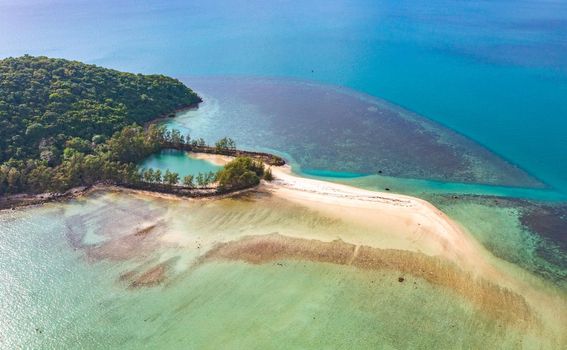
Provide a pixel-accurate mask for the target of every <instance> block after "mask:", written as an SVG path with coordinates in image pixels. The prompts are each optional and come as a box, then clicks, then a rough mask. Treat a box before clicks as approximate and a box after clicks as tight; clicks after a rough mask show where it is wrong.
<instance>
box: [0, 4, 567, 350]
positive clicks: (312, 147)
mask: <svg viewBox="0 0 567 350" xmlns="http://www.w3.org/2000/svg"><path fill="white" fill-rule="evenodd" d="M566 38H567V3H565V2H562V1H554V0H544V1H539V0H527V1H526V0H514V1H513V0H502V1H451V0H433V1H425V0H414V1H409V0H401V1H395V0H377V1H371V0H354V1H323V0H307V1H302V2H292V1H286V0H278V1H259V0H252V1H245V0H236V1H232V0H227V1H218V0H209V1H202V0H196V1H190V2H189V1H181V0H173V1H167V2H166V1H133V0H128V1H122V0H117V1H110V0H100V1H85V0H75V1H71V0H21V1H15V0H0V57H5V56H18V55H23V54H26V53H29V54H32V55H47V56H52V57H63V58H69V59H77V60H81V61H85V62H88V63H93V64H98V65H102V66H106V67H111V68H116V69H120V70H125V71H133V72H140V73H163V74H168V75H173V76H177V77H180V78H183V81H185V82H187V83H188V84H189V85H190V86H193V85H195V88H196V89H197V90H199V92H200V93H203V95H204V96H203V97H204V98H205V103H203V105H202V106H201V108H199V109H198V110H197V111H191V112H188V113H182V114H180V115H179V116H178V118H176V119H175V120H173V121H171V123H170V124H169V125H171V126H174V127H180V128H187V129H188V130H189V131H190V132H191V133H192V134H193V136H196V137H199V136H203V137H205V138H207V139H208V141H210V142H213V141H214V140H215V138H217V137H223V136H232V137H234V138H235V139H237V142H238V143H239V145H243V146H247V147H251V148H257V149H261V150H267V151H271V152H275V153H279V154H281V155H283V156H285V157H286V158H287V159H289V160H291V161H292V163H293V164H292V165H293V166H294V169H295V170H296V171H298V172H299V173H300V174H301V175H304V176H313V177H317V178H323V179H326V180H331V181H337V182H345V183H348V184H351V185H356V186H360V187H364V188H371V189H378V190H384V189H385V188H386V187H387V188H389V189H391V190H392V191H393V192H400V193H408V194H413V195H418V196H420V197H422V198H426V199H428V200H430V201H432V202H433V203H434V204H435V205H437V206H438V207H439V208H440V209H442V210H443V211H444V212H445V213H447V214H448V215H449V216H450V217H451V218H453V219H454V220H456V221H457V222H459V223H460V224H462V225H463V226H465V227H466V228H467V229H468V230H469V231H470V232H471V234H473V235H474V237H476V238H477V240H478V241H479V242H481V243H482V244H483V245H484V246H485V247H487V248H488V249H489V251H490V252H492V253H493V254H494V255H495V256H496V257H499V258H502V259H503V262H502V264H508V262H511V263H513V264H511V266H516V265H518V266H520V267H521V268H522V269H518V270H514V271H516V272H515V275H514V276H516V277H517V278H518V279H521V280H523V281H526V283H530V284H531V283H533V285H536V286H538V288H540V290H541V291H549V295H550V299H549V300H550V303H555V304H553V305H556V306H557V311H558V314H560V312H561V310H563V309H562V308H564V307H565V305H566V302H565V300H567V299H566V296H565V290H567V255H566V254H565V252H567V239H566V238H565V230H564V227H565V218H566V217H567V213H566V209H565V202H566V200H565V196H566V195H567V152H566V151H565V150H566V149H567V136H566V135H567V39H566ZM211 76H214V77H217V78H218V79H220V80H217V82H218V81H220V82H221V83H220V84H217V85H216V86H215V85H214V84H213V85H207V84H206V82H207V81H208V79H209V78H208V77H211ZM226 77H233V78H234V77H236V80H237V81H240V80H242V81H245V80H246V81H252V82H254V81H261V82H262V81H265V80H264V79H265V78H266V77H268V78H269V79H268V81H270V82H275V83H274V84H272V85H270V86H272V87H273V86H276V85H278V84H279V85H278V86H285V87H290V89H291V90H285V91H287V92H286V93H287V95H285V94H283V93H282V95H280V96H270V94H269V91H273V90H269V89H264V87H265V85H261V84H260V85H254V84H252V85H251V86H248V87H246V88H245V89H244V88H241V87H239V86H236V87H235V89H238V90H237V91H234V93H231V91H227V90H226V87H227V86H229V85H227V84H222V79H226ZM242 78H245V79H242ZM306 82H308V83H306ZM305 84H307V85H310V84H312V85H313V86H315V87H314V89H313V90H309V91H308V92H305V90H301V89H299V90H297V89H296V88H297V86H300V87H301V86H305ZM219 87H224V89H225V90H222V89H219ZM296 91H304V92H305V96H302V97H303V98H302V99H297V101H303V102H302V103H297V104H293V102H294V101H296V99H295V98H296V97H298V95H297V94H296V93H295V92H296ZM262 93H264V95H265V97H263V98H262V99H261V100H254V96H256V95H255V94H257V95H261V94H262ZM325 96H328V98H329V99H330V100H332V101H333V102H332V103H328V101H329V100H326V99H325ZM329 96H330V97H329ZM336 96H338V98H333V97H336ZM341 96H342V97H341ZM231 98H233V99H231ZM343 98H344V100H342V99H343ZM374 99H376V101H375V100H374ZM384 101H388V102H390V103H392V104H394V105H397V106H401V107H403V108H404V110H405V111H411V112H413V113H412V114H411V117H409V119H404V118H401V119H399V118H393V119H384V120H386V121H388V124H385V125H387V126H388V127H384V125H382V124H380V121H381V120H382V119H379V118H373V117H372V115H373V113H376V112H378V113H380V111H381V109H380V108H379V107H380V106H381V103H382V102H384ZM317 102H319V103H317ZM341 102H343V106H341ZM289 105H293V106H294V108H295V109H289V108H287V107H288V106H289ZM345 105H346V106H345ZM376 106H378V107H376ZM375 107H376V108H375ZM291 113H293V115H291ZM402 114H404V115H405V112H404V113H402ZM341 115H348V118H349V119H348V120H346V121H345V120H341ZM288 116H289V117H288ZM314 116H317V118H312V119H310V117H314ZM286 117H288V118H286ZM423 118H428V119H423ZM404 120H405V121H407V120H410V121H411V122H409V123H406V122H403V123H401V122H400V121H404ZM420 120H421V121H424V120H425V121H426V120H430V121H433V122H434V123H430V122H421V121H420ZM248 126H250V127H248ZM390 127H394V128H395V130H397V132H398V131H399V132H400V133H399V134H398V133H393V134H389V133H388V130H391V129H390ZM294 128H295V129H294ZM317 130H319V131H320V132H319V133H314V131H317ZM355 131H356V132H360V133H356V132H355ZM375 132H376V134H377V135H381V137H380V138H374V137H373V135H374V133H375ZM293 135H295V136H296V137H295V138H294V139H293V141H294V142H293V143H292V142H288V143H286V142H285V141H286V140H287V138H286V137H289V136H293ZM358 135H363V136H360V137H357V136H358ZM398 135H406V136H407V135H409V136H410V137H411V142H406V143H404V142H401V143H399V144H398V143H396V138H397V136H398ZM424 135H425V136H424ZM310 140H311V141H314V140H316V142H310ZM384 140H387V141H388V142H386V141H384ZM408 140H409V139H408ZM471 140H472V141H474V142H471ZM382 141H384V142H382ZM322 144H324V145H325V148H323V147H321V145H322ZM392 145H394V146H392ZM365 149H368V150H371V152H366V153H365V152H363V151H362V150H365ZM432 150H437V151H439V152H438V153H437V151H435V152H434V151H432ZM487 150H488V151H487ZM436 155H441V156H436ZM495 155H496V156H495ZM371 156H373V157H374V158H372V157H371ZM369 160H370V161H373V162H374V161H375V162H376V163H375V164H370V165H369ZM147 162H148V163H147V164H151V165H152V166H153V167H159V168H162V169H164V168H172V170H176V171H180V172H182V171H184V169H185V170H187V169H188V168H189V167H190V168H191V171H193V170H195V169H197V168H198V169H201V168H202V169H208V170H212V169H209V167H212V165H210V164H208V163H204V162H200V161H195V160H191V159H190V158H187V157H185V155H180V154H162V155H156V156H154V157H152V158H151V159H149V160H148V161H147ZM410 165H411V166H410ZM441 166H449V167H451V169H453V170H454V171H452V172H451V173H446V174H443V172H442V171H440V169H444V168H443V167H441ZM187 171H189V170H187ZM378 171H382V173H378ZM368 174H371V175H369V176H359V175H368ZM542 184H543V185H544V186H542ZM235 227H239V229H238V230H235V229H234V228H235ZM351 231H352V232H351ZM358 231H359V228H358V227H356V225H353V226H349V225H345V224H344V223H340V222H339V223H337V222H336V221H334V220H333V218H329V217H325V216H321V215H320V214H319V213H316V212H311V211H308V212H306V211H305V208H303V207H296V206H292V205H291V204H290V203H286V202H283V201H276V200H274V199H273V198H272V199H270V198H268V197H263V196H262V195H259V196H258V197H255V196H251V197H250V198H247V197H244V198H230V199H223V200H219V201H202V202H198V201H170V200H166V199H156V198H149V197H144V196H142V195H130V194H124V193H95V194H92V195H90V196H88V197H86V198H80V199H76V200H72V201H69V202H65V203H53V204H48V205H46V206H42V207H35V208H28V209H18V210H15V211H6V212H2V213H1V214H0V253H1V254H0V348H9V349H13V348H101V349H106V348H110V347H120V348H124V349H128V348H136V349H139V348H144V347H148V348H164V349H169V348H171V349H177V348H180V347H186V348H211V349H218V348H221V347H225V348H251V347H253V346H259V347H262V348H285V349H288V348H317V347H324V348H331V347H339V348H340V347H342V348H350V347H353V346H354V347H356V348H379V347H383V348H463V347H466V346H469V347H474V348H483V347H484V348H490V347H492V348H510V349H515V348H518V347H519V346H520V344H522V345H523V347H524V348H551V349H555V348H557V349H562V348H565V347H564V342H563V343H562V342H561V339H560V340H557V339H555V338H554V337H553V336H549V337H548V336H547V334H546V333H545V332H544V333H541V337H542V338H541V339H539V338H538V337H535V338H531V336H530V335H529V334H531V333H530V332H526V330H525V329H522V330H519V329H517V328H514V327H513V326H512V327H504V328H501V325H500V324H498V322H494V320H493V319H491V318H490V317H488V316H486V315H485V311H487V310H480V311H479V309H478V308H475V307H474V306H473V305H471V304H470V303H469V302H468V301H467V300H464V299H463V298H460V297H459V296H457V295H455V294H454V293H453V292H452V291H451V290H447V289H443V288H439V287H438V286H435V285H432V284H429V283H427V282H426V281H424V280H422V279H419V278H413V277H412V276H411V275H408V276H405V277H406V282H407V283H405V284H401V283H400V282H398V277H399V275H398V273H397V272H396V271H386V272H382V271H378V272H376V273H374V272H369V273H366V272H360V271H356V270H354V269H352V268H350V267H344V268H343V267H340V266H332V265H328V264H317V263H308V262H305V263H304V262H302V261H299V262H289V261H282V262H281V265H278V264H275V263H274V264H271V265H270V264H265V265H258V266H256V265H250V264H244V263H233V262H230V263H211V264H205V265H203V266H200V267H197V268H195V267H194V266H193V263H194V261H195V259H196V257H198V256H200V255H201V254H203V251H204V250H206V249H208V248H210V247H212V246H213V245H214V244H216V243H217V242H221V241H224V240H230V239H234V238H235V237H238V236H239V235H255V234H267V233H274V232H281V233H283V234H285V233H286V232H304V233H314V232H315V233H320V234H321V235H326V237H331V239H336V238H337V237H339V238H341V237H347V238H348V237H349V234H352V233H353V232H358ZM368 234H369V235H373V234H380V232H374V231H369V233H368ZM156 267H157V268H161V267H163V269H164V271H165V272H164V275H165V276H164V279H165V281H164V282H163V283H161V284H160V285H159V286H157V287H156V286H153V287H152V286H150V287H141V288H138V287H135V286H136V283H137V281H140V280H141V281H144V278H146V277H147V275H146V273H147V272H151V271H154V272H155V271H158V272H159V271H160V270H159V269H158V270H154V268H156ZM512 270H513V269H512ZM526 271H527V272H526ZM150 275H151V274H150ZM158 275H159V274H158ZM534 276H535V277H534ZM158 277H159V276H158ZM378 286H379V287H378ZM423 305H425V306H423ZM358 335H359V336H358ZM544 340H547V341H548V342H547V343H544V342H543V341H544ZM563 340H564V339H563Z"/></svg>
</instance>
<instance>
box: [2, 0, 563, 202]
mask: <svg viewBox="0 0 567 350" xmlns="http://www.w3.org/2000/svg"><path fill="white" fill-rule="evenodd" d="M0 33H2V35H0V56H14V55H21V54H25V53H29V54H34V55H49V56H56V57H65V58H73V59H79V60H83V61H86V62H90V63H96V64H100V65H104V66H109V67H114V68H117V69H122V70H129V71H135V72H144V73H165V74H170V75H176V76H187V75H246V76H275V77H294V78H300V79H308V80H315V81H319V82H324V83H330V84H334V85H342V86H347V87H350V88H353V89H355V90H358V91H361V92H365V93H368V94H370V95H374V96H379V97H381V98H384V99H386V100H389V101H391V102H394V103H396V104H398V105H401V106H403V107H405V108H407V109H409V110H412V111H415V112H417V113H418V114H421V115H423V116H425V117H427V118H431V119H433V120H436V121H438V122H440V123H442V124H444V125H447V126H449V127H451V128H454V129H455V130H457V131H459V132H461V133H463V134H465V135H467V136H469V137H472V138H473V139H474V140H476V141H478V142H480V143H482V144H483V145H485V146H486V147H488V148H490V149H492V150H494V151H495V152H497V153H498V154H500V155H502V156H503V157H505V158H507V159H509V160H511V161H512V162H514V163H516V164H518V165H520V166H522V167H523V168H525V169H526V170H528V171H529V172H530V173H532V174H534V175H536V176H538V177H539V178H541V179H542V180H544V181H545V182H546V183H549V184H551V185H553V186H554V187H557V188H560V189H561V190H562V191H565V190H567V176H566V174H567V155H566V152H565V150H566V149H567V137H566V136H565V135H567V118H566V116H567V98H565V96H567V69H566V67H567V49H566V48H567V40H566V39H565V38H567V4H565V3H564V2H561V1H535V0H528V1H524V0H522V1H512V0H504V1H497V2H493V1H466V2H464V1H457V2H456V1H448V0H441V1H439V0H435V1H407V0H406V1H391V0H380V1H333V2H327V1H312V0H309V1H303V2H301V5H298V4H292V3H291V2H289V1H276V2H263V1H191V2H186V1H168V2H162V1H142V2H139V1H135V2H134V1H65V0H59V1H35V0H28V1H10V0H3V1H0Z"/></svg>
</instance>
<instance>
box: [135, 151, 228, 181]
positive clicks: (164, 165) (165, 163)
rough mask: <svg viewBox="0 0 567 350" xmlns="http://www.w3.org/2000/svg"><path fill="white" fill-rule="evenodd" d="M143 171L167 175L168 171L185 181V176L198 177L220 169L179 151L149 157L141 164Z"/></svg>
mask: <svg viewBox="0 0 567 350" xmlns="http://www.w3.org/2000/svg"><path fill="white" fill-rule="evenodd" d="M140 168H142V169H150V168H152V169H154V170H158V169H159V170H160V171H161V173H162V174H163V173H165V171H166V170H169V171H172V172H176V173H178V174H179V177H180V178H181V179H183V177H184V176H187V175H192V176H197V175H199V173H203V174H205V173H208V172H211V171H212V172H214V173H216V172H217V171H218V170H219V169H220V167H219V166H217V165H215V164H213V163H211V162H209V161H206V160H202V159H197V158H193V157H191V155H189V154H188V153H187V152H183V151H177V150H172V149H170V150H163V151H161V152H160V153H159V154H154V155H152V156H150V157H148V158H147V159H146V160H144V161H143V162H142V163H141V164H140Z"/></svg>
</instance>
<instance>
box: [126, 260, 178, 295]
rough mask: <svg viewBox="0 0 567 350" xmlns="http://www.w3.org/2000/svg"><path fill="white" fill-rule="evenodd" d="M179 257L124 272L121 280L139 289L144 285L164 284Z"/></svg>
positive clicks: (131, 287) (130, 287)
mask: <svg viewBox="0 0 567 350" xmlns="http://www.w3.org/2000/svg"><path fill="white" fill-rule="evenodd" d="M178 259H179V258H178V257H174V258H171V259H168V260H167V261H164V262H161V263H158V264H155V265H151V266H150V267H148V268H146V269H143V268H142V267H140V268H137V269H134V270H130V271H126V272H123V273H122V274H121V275H120V277H119V281H121V282H126V283H128V288H129V289H138V288H143V287H155V286H158V285H161V284H163V283H164V282H166V281H167V279H168V277H169V271H170V270H171V266H172V265H173V264H174V263H175V262H176V261H177V260H178Z"/></svg>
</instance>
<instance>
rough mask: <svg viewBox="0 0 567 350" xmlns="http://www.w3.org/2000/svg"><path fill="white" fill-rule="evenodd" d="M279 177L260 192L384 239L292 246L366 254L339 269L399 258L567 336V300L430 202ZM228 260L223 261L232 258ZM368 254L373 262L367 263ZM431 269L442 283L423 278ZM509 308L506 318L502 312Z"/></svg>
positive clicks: (277, 171) (306, 235)
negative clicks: (339, 246) (391, 255)
mask: <svg viewBox="0 0 567 350" xmlns="http://www.w3.org/2000/svg"><path fill="white" fill-rule="evenodd" d="M196 156H197V157H199V158H201V159H207V160H209V161H211V162H214V163H216V164H218V165H222V164H224V163H226V162H228V161H229V160H230V158H229V157H225V156H217V155H213V156H211V155H203V154H198V155H196ZM272 172H273V175H274V178H275V179H274V181H272V182H270V183H266V182H264V183H263V184H262V185H261V186H260V189H261V190H265V191H267V192H269V193H271V194H272V195H274V196H276V197H280V198H282V199H285V200H287V201H290V202H293V203H296V204H299V205H301V206H304V207H305V208H309V209H310V210H315V211H316V212H319V213H321V214H323V215H325V216H328V217H334V218H340V219H341V220H343V221H345V222H347V223H349V222H351V223H356V224H357V225H362V226H366V227H368V228H373V229H375V230H376V231H377V232H378V234H376V235H368V234H360V235H357V234H352V233H351V234H350V235H348V236H347V235H345V236H340V237H322V236H317V235H316V234H312V233H311V232H297V233H291V234H289V233H286V235H287V236H288V237H289V238H290V239H292V238H300V239H310V240H317V241H320V242H327V243H330V242H333V241H336V240H337V239H340V240H342V241H343V243H344V244H352V245H353V246H352V247H360V248H359V249H360V253H358V254H362V256H358V255H357V256H356V257H355V258H352V256H353V254H352V253H349V252H348V251H347V252H345V254H346V255H345V254H339V256H335V257H333V258H332V260H335V258H337V259H338V260H339V261H334V262H335V263H338V264H345V263H346V262H345V259H347V257H349V256H350V259H352V260H353V261H351V263H353V265H355V266H358V267H361V268H365V267H368V266H375V264H374V263H375V257H376V254H375V253H376V249H381V252H382V253H381V254H379V255H382V256H383V255H384V252H385V251H387V252H391V251H397V252H398V253H396V256H397V257H398V258H399V259H398V260H396V261H398V263H397V264H394V265H392V266H393V267H392V268H394V269H397V270H400V271H405V272H407V273H410V274H413V275H415V276H421V277H424V278H426V279H427V280H431V281H433V282H435V284H440V285H442V286H444V287H447V288H450V289H451V290H453V291H456V292H457V293H458V294H461V295H462V296H463V297H465V298H467V299H470V300H471V301H473V302H474V301H475V300H477V301H478V303H480V304H482V306H483V307H482V309H484V310H486V311H488V310H492V311H495V310H496V311H495V312H497V313H498V314H500V315H502V316H504V315H505V318H507V319H511V318H516V319H517V320H528V319H531V320H532V321H533V322H534V323H533V325H535V324H540V322H541V325H542V326H543V327H544V328H547V329H548V330H549V331H551V332H552V333H555V335H556V336H557V337H558V338H561V339H562V338H563V337H565V335H561V332H562V331H561V329H560V326H559V325H562V324H567V303H566V300H565V298H564V297H563V296H561V295H558V294H555V293H554V292H553V291H550V290H547V289H546V288H542V285H541V284H540V283H538V282H537V279H535V278H533V276H528V275H524V276H526V278H518V273H517V271H518V268H517V267H516V266H514V265H512V264H507V263H505V262H503V261H501V260H499V259H497V258H496V257H494V256H493V255H492V254H491V253H490V252H489V251H487V250H486V249H485V248H484V247H483V246H482V245H481V244H480V243H479V242H477V241H476V240H475V239H474V238H473V236H472V235H471V234H470V233H468V232H467V231H466V230H465V229H464V228H463V227H461V226H460V225H458V224H457V223H455V222H454V221H452V220H451V219H450V218H449V217H448V216H447V215H445V214H444V213H443V212H441V211H440V210H439V209H437V208H436V207H435V206H433V205H432V204H430V203H429V202H427V201H424V200H421V199H419V198H415V197H411V196H405V195H399V194H393V193H385V192H374V191H368V190H363V189H359V188H354V187H350V186H346V185H341V184H335V183H328V182H324V181H319V180H314V179H307V178H302V177H298V176H295V175H293V174H292V172H291V169H290V168H289V167H288V166H284V167H272ZM313 242H314V241H311V243H313ZM272 243H273V242H271V243H270V242H268V243H267V244H268V245H270V244H272ZM234 244H236V243H234ZM303 244H306V243H303ZM334 244H335V245H336V243H334ZM315 246H316V245H315ZM288 248H289V247H288ZM288 248H286V249H288ZM217 249H220V248H217ZM226 249H228V248H227V247H225V250H223V249H220V251H224V252H225V253H226ZM265 249H266V247H265V245H264V244H260V246H259V247H258V246H255V247H254V248H252V250H251V251H252V252H256V251H258V250H260V251H262V250H265ZM286 249H284V251H286ZM349 249H350V248H349ZM230 251H231V252H232V253H230V254H229V257H230V258H231V259H238V260H244V261H247V262H257V261H255V259H259V260H260V261H261V260H266V259H267V257H266V254H267V255H270V250H269V249H268V251H267V252H266V251H264V252H263V253H261V256H260V257H258V256H255V255H254V254H256V253H253V254H252V255H250V252H251V251H250V249H244V250H242V251H240V250H238V249H237V250H236V253H235V251H232V250H230ZM292 251H293V252H291V253H290V252H287V253H285V254H284V256H283V257H284V258H285V257H286V256H287V257H288V258H289V257H297V256H301V257H302V259H305V260H311V261H325V259H326V258H324V257H322V256H321V255H319V254H318V253H313V252H309V253H308V254H304V253H305V251H299V252H298V251H297V250H296V249H295V248H292ZM308 251H309V250H308ZM211 254H212V253H211ZM216 254H218V251H217V253H216ZM223 254H224V253H223ZM223 254H221V257H226V256H224V255H223ZM274 254H275V255H274V256H272V257H271V258H269V259H267V260H270V259H276V258H278V254H281V252H280V253H277V254H276V253H274ZM325 254H327V253H325ZM365 254H366V255H368V256H367V257H368V259H364V258H363V256H364V255H365ZM412 254H417V255H415V256H414V255H412ZM213 255H214V254H213ZM416 256H419V257H420V258H416ZM339 258H340V259H339ZM430 258H434V259H436V260H435V261H439V262H442V263H443V264H446V263H448V264H449V265H447V266H453V267H451V268H450V269H448V270H447V269H446V268H443V269H440V270H437V271H436V272H432V271H433V270H435V269H434V268H433V266H436V265H435V264H437V263H432V262H431V260H429V259H430ZM347 260H348V259H347ZM424 267H425V269H424ZM428 269H429V270H430V272H431V273H432V274H433V275H434V276H435V277H431V276H428V275H427V274H426V273H425V274H424V271H427V270H428ZM463 276H464V277H463ZM428 277H430V278H428ZM534 281H535V282H534ZM504 309H506V310H507V311H503V310H504ZM514 315H515V316H514ZM537 328H539V327H537ZM564 340H565V339H563V341H564Z"/></svg>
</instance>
